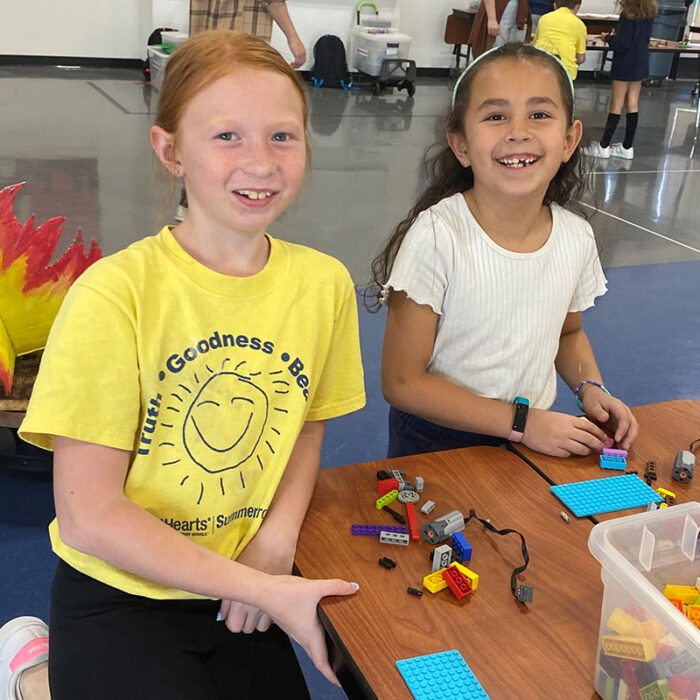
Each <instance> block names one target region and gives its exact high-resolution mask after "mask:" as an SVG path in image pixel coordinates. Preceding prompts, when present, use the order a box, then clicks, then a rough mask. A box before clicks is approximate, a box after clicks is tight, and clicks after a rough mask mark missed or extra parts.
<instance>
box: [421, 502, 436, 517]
mask: <svg viewBox="0 0 700 700" xmlns="http://www.w3.org/2000/svg"><path fill="white" fill-rule="evenodd" d="M433 508H435V501H426V502H425V503H424V504H423V505H422V506H421V507H420V512H421V513H423V515H428V514H429V513H430V512H431V511H432V510H433Z"/></svg>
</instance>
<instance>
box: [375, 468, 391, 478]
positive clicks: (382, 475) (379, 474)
mask: <svg viewBox="0 0 700 700" xmlns="http://www.w3.org/2000/svg"><path fill="white" fill-rule="evenodd" d="M383 479H391V473H390V472H387V471H384V470H383V469H382V470H380V471H378V472H377V481H382V480H383Z"/></svg>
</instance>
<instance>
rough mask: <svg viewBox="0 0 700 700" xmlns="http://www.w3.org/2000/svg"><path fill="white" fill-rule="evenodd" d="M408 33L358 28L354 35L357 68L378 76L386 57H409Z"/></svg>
mask: <svg viewBox="0 0 700 700" xmlns="http://www.w3.org/2000/svg"><path fill="white" fill-rule="evenodd" d="M411 41H412V39H411V37H410V36H408V34H401V33H399V32H389V33H382V34H373V33H369V32H367V31H363V30H361V29H360V30H358V31H356V32H355V36H354V46H355V68H356V70H359V71H362V72H363V73H368V74H369V75H374V76H378V75H379V74H380V73H381V72H382V61H383V60H384V59H385V58H408V54H409V51H410V50H411Z"/></svg>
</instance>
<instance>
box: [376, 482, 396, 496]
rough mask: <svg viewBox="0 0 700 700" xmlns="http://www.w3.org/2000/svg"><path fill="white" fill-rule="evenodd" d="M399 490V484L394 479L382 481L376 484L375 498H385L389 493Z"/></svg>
mask: <svg viewBox="0 0 700 700" xmlns="http://www.w3.org/2000/svg"><path fill="white" fill-rule="evenodd" d="M398 489H399V482H398V481H396V479H393V478H392V479H382V480H381V481H378V482H377V496H386V494H387V493H389V491H394V490H397V491H398Z"/></svg>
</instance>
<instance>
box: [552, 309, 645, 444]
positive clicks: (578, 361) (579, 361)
mask: <svg viewBox="0 0 700 700" xmlns="http://www.w3.org/2000/svg"><path fill="white" fill-rule="evenodd" d="M554 363H555V366H556V368H557V371H558V372H559V374H560V375H561V378H562V379H563V380H564V381H565V382H566V383H567V385H568V386H569V387H570V389H571V390H572V391H574V390H575V389H576V387H577V386H578V385H579V384H580V383H581V382H583V381H586V380H589V381H593V382H598V384H603V379H602V377H601V374H600V370H599V369H598V364H597V363H596V360H595V356H594V355H593V349H592V348H591V344H590V342H589V340H588V336H587V335H586V333H585V332H584V330H583V326H582V321H581V312H575V313H569V314H567V315H566V320H565V321H564V326H563V327H562V330H561V336H560V338H559V351H558V352H557V357H556V359H555V362H554ZM579 399H580V400H581V403H582V404H583V408H584V411H585V413H586V416H588V417H589V418H590V419H592V420H594V421H596V422H597V423H600V424H601V425H606V426H608V427H609V428H610V429H611V430H612V432H613V434H614V438H615V442H616V443H618V444H619V445H620V446H621V447H622V449H625V450H626V449H628V448H629V447H630V445H631V444H632V442H633V440H634V439H635V437H636V436H637V433H638V432H639V426H638V424H637V420H636V419H635V417H634V416H633V415H632V412H631V411H630V409H629V407H628V406H626V405H625V404H624V403H622V401H620V400H619V399H616V398H614V397H612V396H609V395H608V394H606V393H605V392H604V391H603V390H602V389H599V388H598V387H597V386H595V385H594V384H584V386H583V387H581V389H580V391H579Z"/></svg>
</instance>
